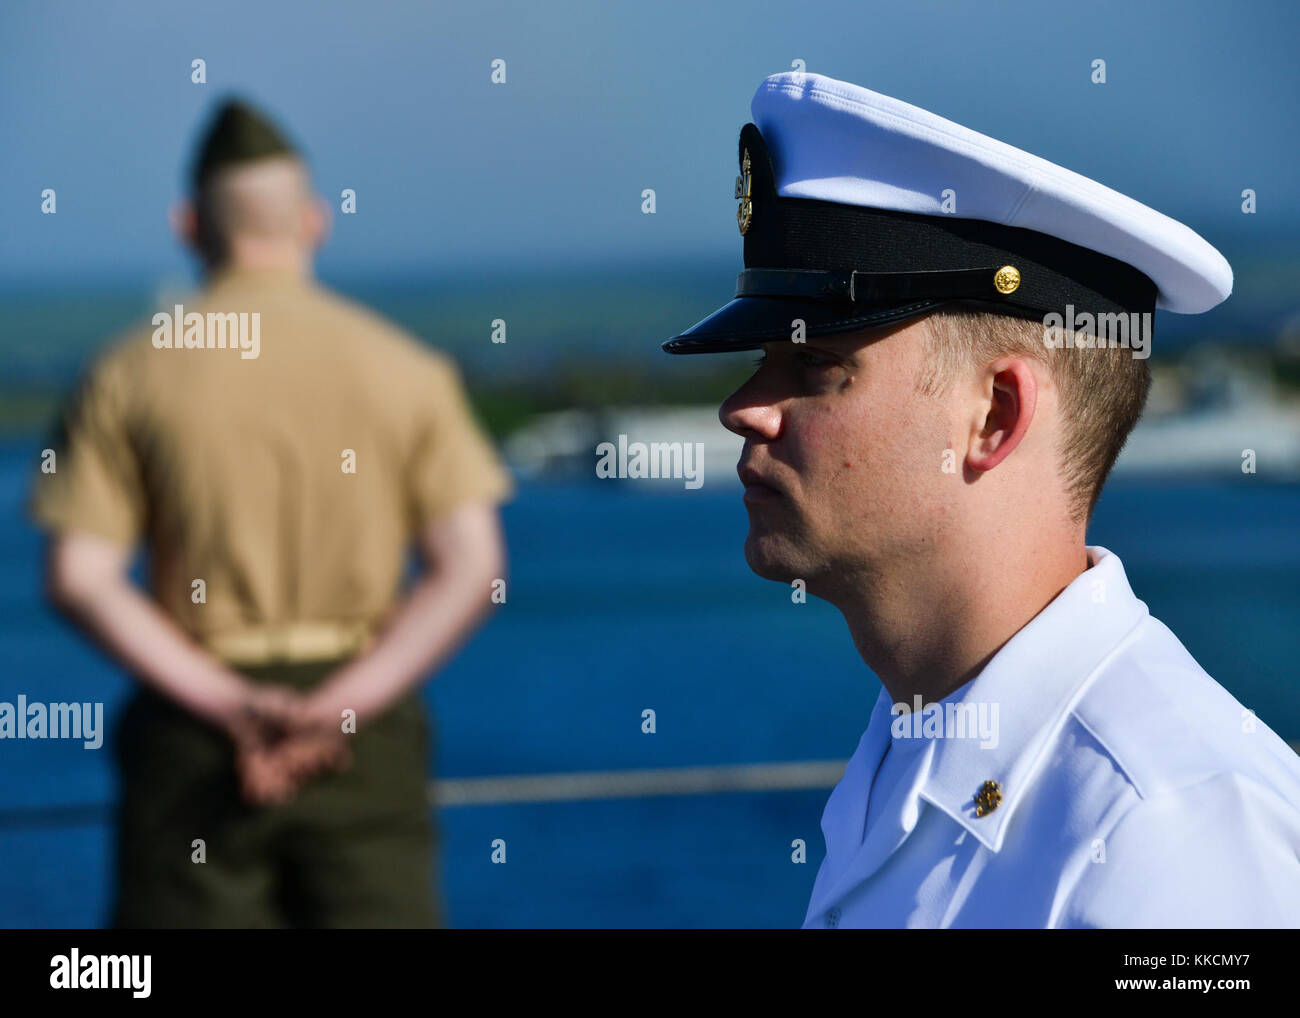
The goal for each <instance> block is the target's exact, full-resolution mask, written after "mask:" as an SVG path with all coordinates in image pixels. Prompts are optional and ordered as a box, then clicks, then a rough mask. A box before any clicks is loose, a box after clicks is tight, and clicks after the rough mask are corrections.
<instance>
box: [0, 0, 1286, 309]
mask: <svg viewBox="0 0 1300 1018" xmlns="http://www.w3.org/2000/svg"><path fill="white" fill-rule="evenodd" d="M1298 10H1300V5H1295V4H1289V3H1282V2H1278V3H1262V2H1256V3H1240V4H1233V5H1227V4H1222V3H1211V2H1205V0H1189V2H1182V3H1172V2H1170V3H1141V2H1109V0H1106V2H1089V3H1086V4H1083V3H1070V4H1032V3H1027V2H1002V0H978V2H966V0H961V2H942V3H941V2H933V0H931V2H916V3H908V4H902V5H901V4H897V3H893V2H890V3H875V2H862V0H858V2H851V3H841V2H830V3H807V4H796V3H788V2H786V3H765V2H762V0H752V2H747V3H738V2H717V3H710V2H700V0H694V2H680V0H668V2H664V3H653V4H651V3H635V4H633V3H609V4H597V3H505V2H500V0H496V2H493V0H488V2H483V0H475V2H448V3H437V4H430V3H420V4H413V3H380V2H374V3H366V4H358V3H355V2H353V3H341V2H333V0H326V2H317V3H312V4H309V5H304V4H291V3H283V2H278V0H258V2H246V0H223V2H222V3H220V4H207V5H202V6H194V5H189V4H186V5H178V4H174V3H164V2H161V0H147V2H138V3H130V4H99V3H92V2H69V0H55V2H41V3H37V2H29V0H22V2H17V3H15V2H8V3H6V4H5V5H4V8H3V12H2V13H0V137H3V139H4V149H5V154H4V157H3V159H0V191H2V192H3V194H4V198H5V202H6V206H7V207H6V211H5V217H4V219H5V224H6V226H5V229H4V230H3V231H0V285H4V284H8V285H10V286H14V285H17V286H28V285H39V284H48V285H50V286H53V287H62V286H68V285H74V284H81V283H88V282H93V281H95V280H108V281H123V280H131V279H138V278H141V277H147V278H148V279H154V278H156V277H159V276H167V275H172V276H174V275H176V274H177V273H184V272H185V271H186V266H187V264H188V263H187V261H186V260H185V258H184V256H183V254H182V253H181V252H180V251H179V250H178V249H177V247H176V245H175V244H174V243H173V241H172V239H171V237H170V233H169V231H168V227H167V220H166V212H167V207H168V205H169V204H170V203H171V202H172V201H173V200H175V198H176V197H178V196H179V194H180V193H181V187H182V181H183V175H182V174H183V167H184V165H185V163H186V161H187V159H188V153H189V146H190V144H191V143H192V141H193V138H194V136H195V134H196V131H197V129H198V126H199V124H200V122H201V121H202V119H203V117H204V115H205V114H206V112H207V111H208V110H209V108H210V107H211V105H212V103H213V102H215V100H216V99H217V98H218V97H220V96H222V95H224V94H226V93H228V92H232V91H233V92H238V93H241V94H244V95H246V96H248V97H250V98H252V99H254V100H255V101H258V102H260V103H261V104H263V105H265V106H266V107H267V108H268V109H270V110H271V111H272V112H273V113H275V114H276V115H277V116H278V117H279V118H281V119H282V120H283V122H284V123H286V124H287V125H288V126H289V128H290V129H291V131H292V132H293V134H294V135H295V136H296V137H297V138H298V139H299V140H300V141H301V142H302V144H303V145H304V146H305V147H306V149H307V150H308V152H309V154H310V156H311V160H312V165H313V168H314V170H315V173H316V177H317V182H318V184H319V186H320V188H321V189H322V191H323V192H324V193H326V194H327V195H329V196H331V197H332V198H333V200H334V202H335V204H336V205H337V196H338V193H339V191H340V190H341V189H342V188H344V187H351V188H354V189H356V191H357V195H358V214H357V215H355V216H348V217H341V216H338V217H336V229H335V235H334V238H333V240H332V242H331V244H330V245H329V247H328V249H327V250H326V252H325V255H324V257H323V259H322V263H321V268H322V271H323V272H324V273H325V274H326V275H331V276H335V277H338V276H356V277H358V278H360V277H384V276H390V275H391V276H396V275H403V276H419V275H422V274H427V273H430V272H440V273H441V272H448V271H451V272H456V271H461V270H463V271H465V272H468V273H475V272H483V271H486V270H488V269H489V268H494V267H503V268H505V267H509V268H511V269H512V270H517V269H519V268H522V267H524V266H528V265H534V264H542V265H546V266H548V267H555V266H565V265H573V266H584V265H585V266H592V265H606V264H612V263H628V264H633V263H636V262H640V261H647V260H649V261H668V260H674V259H690V258H710V259H713V258H718V259H722V258H727V257H729V256H731V257H734V258H735V259H736V261H737V262H738V261H739V257H740V255H739V238H738V236H737V234H736V231H735V227H734V219H733V216H734V201H732V199H731V187H732V181H733V178H734V176H735V172H736V170H735V165H734V164H735V142H736V135H737V133H738V130H739V128H740V126H741V125H742V124H743V123H745V122H746V121H747V120H748V119H749V100H750V97H751V96H752V94H753V92H754V89H755V87H756V86H757V84H758V82H759V81H760V80H761V79H762V78H763V77H764V76H765V75H766V74H769V73H773V72H776V71H781V70H788V69H789V68H790V67H791V62H792V61H793V60H795V59H802V60H803V61H805V63H806V65H807V68H808V70H810V71H817V72H821V73H824V74H829V75H831V76H833V77H839V78H845V79H848V80H851V81H855V82H857V83H859V84H862V85H865V86H867V87H869V88H872V89H875V90H877V91H881V92H885V93H887V94H890V95H894V96H897V97H898V98H900V99H903V100H906V101H908V102H912V103H915V104H917V105H920V106H924V107H926V108H928V109H931V110H934V111H935V112H937V113H940V114H942V115H944V116H947V117H949V118H951V119H954V120H957V121H959V122H961V123H963V124H966V125H968V126H970V127H973V128H975V129H977V130H980V131H983V132H985V133H987V134H991V135H993V136H995V137H998V138H1000V139H1002V140H1004V141H1008V142H1010V143H1012V144H1015V145H1018V146H1020V147H1022V148H1027V149H1029V150H1031V151H1033V152H1035V153H1037V154H1039V155H1042V156H1045V157H1046V158H1049V159H1052V160H1054V161H1056V162H1059V163H1062V164H1064V165H1066V166H1069V167H1070V168H1072V169H1075V170H1078V171H1079V172H1081V173H1085V174H1087V175H1089V176H1093V177H1095V178H1097V179H1099V180H1101V181H1102V182H1104V183H1106V184H1109V185H1110V186H1112V187H1115V188H1117V189H1119V190H1122V191H1125V192H1127V193H1129V194H1131V195H1133V196H1134V197H1136V198H1138V199H1139V200H1141V201H1144V202H1146V203H1148V204H1150V205H1153V206H1154V207H1156V208H1158V209H1160V210H1161V211H1163V212H1166V213H1167V214H1169V215H1172V216H1174V217H1176V218H1180V219H1183V220H1185V221H1187V222H1188V223H1189V224H1191V225H1192V226H1193V227H1194V228H1196V229H1197V230H1199V231H1200V232H1202V233H1204V234H1205V235H1206V236H1207V238H1209V239H1210V240H1211V241H1212V242H1215V243H1218V244H1221V245H1224V246H1225V247H1231V246H1236V247H1238V248H1240V247H1242V246H1243V245H1244V246H1245V247H1247V248H1248V247H1250V246H1251V245H1259V246H1261V247H1272V248H1280V249H1281V250H1282V252H1283V253H1284V254H1285V253H1289V254H1291V255H1294V254H1295V251H1296V249H1297V246H1300V245H1297V242H1296V241H1295V240H1294V237H1295V236H1296V233H1297V228H1298V227H1300V189H1298V188H1297V186H1296V181H1297V177H1298V174H1297V166H1298V165H1300V131H1298V130H1297V127H1296V125H1297V124H1300V72H1298V71H1297V68H1296V60H1295V46H1296V42H1297V39H1300V14H1298V13H1297V12H1298ZM195 57H201V58H203V59H204V60H206V62H207V75H208V83H207V84H205V85H195V84H192V83H191V82H190V61H191V60H192V59H194V58H195ZM1099 57H1100V58H1103V59H1105V60H1106V62H1107V77H1108V81H1107V83H1106V84H1105V85H1094V84H1092V83H1091V81H1090V80H1089V75H1090V64H1091V61H1092V60H1093V59H1094V58H1099ZM494 58H502V59H504V60H505V61H506V70H507V82H506V84H504V85H493V84H492V83H491V81H490V79H489V75H490V62H491V61H492V60H493V59H494ZM47 187H52V188H55V189H56V191H57V194H58V213H57V215H55V216H43V215H41V214H40V211H39V203H40V193H41V191H42V189H44V188H47ZM647 187H650V188H654V189H655V191H656V193H657V198H658V211H657V213H656V214H655V215H654V216H646V215H642V214H641V211H640V195H641V191H642V189H643V188H647ZM1246 187H1251V188H1254V189H1255V190H1256V191H1257V193H1258V195H1259V197H1258V202H1259V213H1258V214H1257V215H1256V216H1254V217H1247V216H1243V215H1242V214H1241V212H1240V197H1239V196H1240V193H1241V191H1242V189H1243V188H1246Z"/></svg>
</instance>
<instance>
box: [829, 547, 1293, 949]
mask: <svg viewBox="0 0 1300 1018" xmlns="http://www.w3.org/2000/svg"><path fill="white" fill-rule="evenodd" d="M1088 552H1089V556H1090V561H1091V562H1092V563H1093V565H1092V567H1091V568H1089V569H1088V570H1086V571H1085V572H1084V573H1082V574H1081V575H1080V576H1079V577H1078V578H1077V579H1075V581H1074V582H1073V583H1071V584H1070V585H1069V586H1068V587H1067V588H1066V589H1065V590H1064V591H1062V592H1061V593H1060V594H1059V595H1058V596H1057V597H1056V598H1055V599H1054V600H1053V601H1052V602H1051V603H1050V604H1049V605H1048V606H1047V607H1046V608H1044V609H1043V610H1042V612H1040V613H1039V614H1038V615H1037V616H1036V617H1035V618H1034V619H1033V620H1032V621H1030V622H1029V624H1028V625H1026V626H1025V627H1024V628H1023V629H1021V630H1020V632H1018V633H1017V634H1016V635H1015V636H1014V637H1012V639H1011V640H1010V641H1008V642H1007V644H1006V645H1005V646H1004V647H1003V648H1002V649H1001V650H999V651H998V653H997V654H996V655H995V656H994V657H993V659H992V660H991V661H989V663H988V665H986V666H985V668H984V669H983V671H981V672H980V674H979V675H978V676H977V677H976V678H974V679H972V680H971V681H970V682H968V683H966V684H965V685H964V686H962V687H961V688H960V689H958V690H957V691H956V692H954V693H952V694H951V695H950V696H948V697H947V698H945V699H944V700H943V701H941V703H940V704H939V705H938V707H935V708H928V707H927V709H926V710H924V711H921V712H920V713H919V714H918V713H917V712H916V711H915V709H913V710H912V712H911V713H910V714H909V713H902V712H901V711H899V710H897V709H895V708H894V707H893V705H892V704H891V702H890V699H889V694H888V693H887V692H886V691H885V690H884V689H882V690H881V692H880V696H879V698H878V699H877V701H876V706H875V710H874V711H873V713H872V715H871V720H870V723H869V724H868V727H867V730H866V732H865V733H864V734H863V736H862V740H861V741H860V742H859V744H858V748H857V751H856V752H855V753H854V754H853V757H852V759H850V760H849V762H848V766H847V767H846V769H845V772H844V777H843V778H842V779H841V780H840V782H839V784H837V785H836V786H835V789H834V791H832V792H831V796H830V799H829V800H828V801H827V803H826V809H825V812H824V814H823V816H822V832H823V834H824V835H825V838H826V857H825V859H824V860H823V862H822V865H821V868H820V870H819V871H818V873H817V880H816V883H815V884H814V887H813V892H812V898H811V900H810V902H809V904H808V912H807V916H806V917H805V919H804V928H805V929H822V928H833V927H949V926H955V927H1040V928H1041V927H1152V928H1163V927H1177V928H1192V927H1198V928H1199V927H1205V928H1224V927H1230V928H1239V927H1277V926H1290V927H1295V926H1300V757H1297V755H1296V754H1295V753H1294V752H1293V751H1292V750H1291V748H1290V747H1289V746H1287V745H1286V743H1284V742H1283V741H1282V740H1281V739H1280V738H1278V736H1277V735H1276V734H1274V732H1273V731H1272V730H1271V729H1269V728H1268V727H1267V726H1266V725H1265V724H1264V723H1263V722H1262V721H1260V720H1258V719H1257V718H1255V717H1254V715H1253V714H1252V713H1251V712H1250V711H1249V710H1247V709H1246V708H1245V707H1243V706H1242V705H1241V704H1240V703H1238V702H1237V701H1236V700H1235V699H1233V697H1232V696H1230V695H1229V694H1228V692H1227V691H1226V690H1225V689H1224V688H1223V687H1222V686H1220V685H1219V684H1218V683H1217V682H1215V681H1214V680H1213V679H1211V678H1210V676H1209V675H1207V674H1206V673H1205V672H1204V671H1203V670H1202V669H1201V667H1200V666H1199V665H1197V663H1196V661H1195V660H1193V658H1192V656H1191V655H1190V654H1188V652H1187V650H1186V649H1185V648H1184V647H1183V645H1182V644H1181V643H1179V642H1178V639H1177V637H1175V636H1174V634H1173V633H1171V632H1170V631H1169V629H1168V628H1166V627H1165V626H1164V624H1163V623H1161V622H1160V621H1158V620H1157V619H1155V618H1153V617H1152V616H1151V614H1150V613H1149V612H1148V611H1147V606H1146V605H1145V604H1143V603H1142V602H1141V601H1139V600H1138V599H1137V598H1136V597H1135V596H1134V595H1133V592H1132V590H1131V589H1130V588H1129V584H1128V579H1127V577H1126V576H1125V575H1124V567H1123V565H1122V564H1121V562H1120V560H1119V558H1118V557H1116V556H1115V555H1113V554H1112V553H1110V552H1108V551H1107V550H1106V549H1105V548H1100V547H1092V548H1089V549H1088ZM909 706H912V707H913V708H915V707H916V706H919V704H918V705H909ZM940 708H942V710H940ZM961 712H965V714H964V715H962V714H961ZM896 715H897V716H896ZM959 716H960V717H961V718H963V719H964V720H965V722H966V727H965V729H964V730H962V729H961V728H960V727H959V726H958V725H957V724H956V723H955V722H956V721H957V720H958V717H959ZM918 721H921V722H928V724H927V725H921V724H917V723H916V722H918ZM981 722H982V728H981ZM891 726H892V727H893V731H891ZM918 734H919V737H916V736H917V735H918ZM985 782H996V788H994V786H992V785H989V786H985ZM982 788H986V795H985V796H982V797H981V801H982V802H983V805H984V809H983V815H982V816H981V815H977V813H978V812H979V810H978V809H977V805H976V798H977V796H978V795H979V793H980V791H981V789H982ZM868 819H869V822H868Z"/></svg>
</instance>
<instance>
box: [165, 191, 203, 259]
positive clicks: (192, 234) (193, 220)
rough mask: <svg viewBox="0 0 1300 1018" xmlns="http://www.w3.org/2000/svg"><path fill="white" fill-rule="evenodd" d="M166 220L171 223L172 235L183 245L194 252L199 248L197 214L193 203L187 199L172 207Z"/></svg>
mask: <svg viewBox="0 0 1300 1018" xmlns="http://www.w3.org/2000/svg"><path fill="white" fill-rule="evenodd" d="M167 218H168V220H169V221H170V222H171V226H172V233H174V234H176V239H177V240H179V241H180V242H181V243H182V244H183V245H185V246H186V247H188V248H192V249H194V250H197V249H198V246H199V214H198V211H197V210H196V209H195V208H194V203H193V202H192V201H190V200H189V199H187V198H182V199H181V200H180V201H178V202H176V203H175V204H173V205H172V207H171V208H170V209H169V210H168V213H167Z"/></svg>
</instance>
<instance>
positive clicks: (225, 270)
mask: <svg viewBox="0 0 1300 1018" xmlns="http://www.w3.org/2000/svg"><path fill="white" fill-rule="evenodd" d="M311 284H312V279H311V276H310V275H304V274H303V273H301V272H299V271H297V270H296V269H291V268H277V267H271V266H264V267H256V268H254V267H249V266H242V265H241V266H235V265H227V266H223V267H222V268H219V269H216V270H214V271H213V272H212V273H211V274H210V275H209V276H208V279H207V286H206V289H207V290H208V291H223V290H228V289H258V288H271V289H280V288H283V287H291V286H297V287H306V286H310V285H311Z"/></svg>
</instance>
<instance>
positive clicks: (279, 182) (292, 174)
mask: <svg viewBox="0 0 1300 1018" xmlns="http://www.w3.org/2000/svg"><path fill="white" fill-rule="evenodd" d="M194 209H195V215H196V220H197V222H196V226H197V231H196V240H197V243H198V246H199V247H200V249H201V250H202V252H203V253H204V255H205V257H206V258H207V259H208V260H209V261H210V262H214V263H220V262H224V261H226V260H227V258H228V257H229V255H230V253H231V251H232V249H234V248H237V247H239V246H240V245H242V244H248V243H252V244H274V245H277V246H280V245H283V246H285V247H290V248H296V247H304V248H309V247H311V246H313V245H314V244H315V242H316V240H317V236H316V232H315V231H314V229H313V225H314V217H315V215H316V201H315V194H314V192H313V190H312V184H311V178H310V176H309V174H308V172H307V168H306V166H305V165H303V163H302V161H301V160H300V159H298V158H296V157H294V156H289V155H285V156H274V157H271V158H267V159H259V160H256V161H255V162H250V163H241V164H238V165H234V166H228V167H224V168H222V169H220V170H218V171H216V172H214V173H212V174H211V175H210V176H209V177H208V178H207V179H206V180H205V181H204V182H203V184H202V186H201V187H200V188H199V190H198V193H197V194H196V195H195V202H194Z"/></svg>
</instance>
